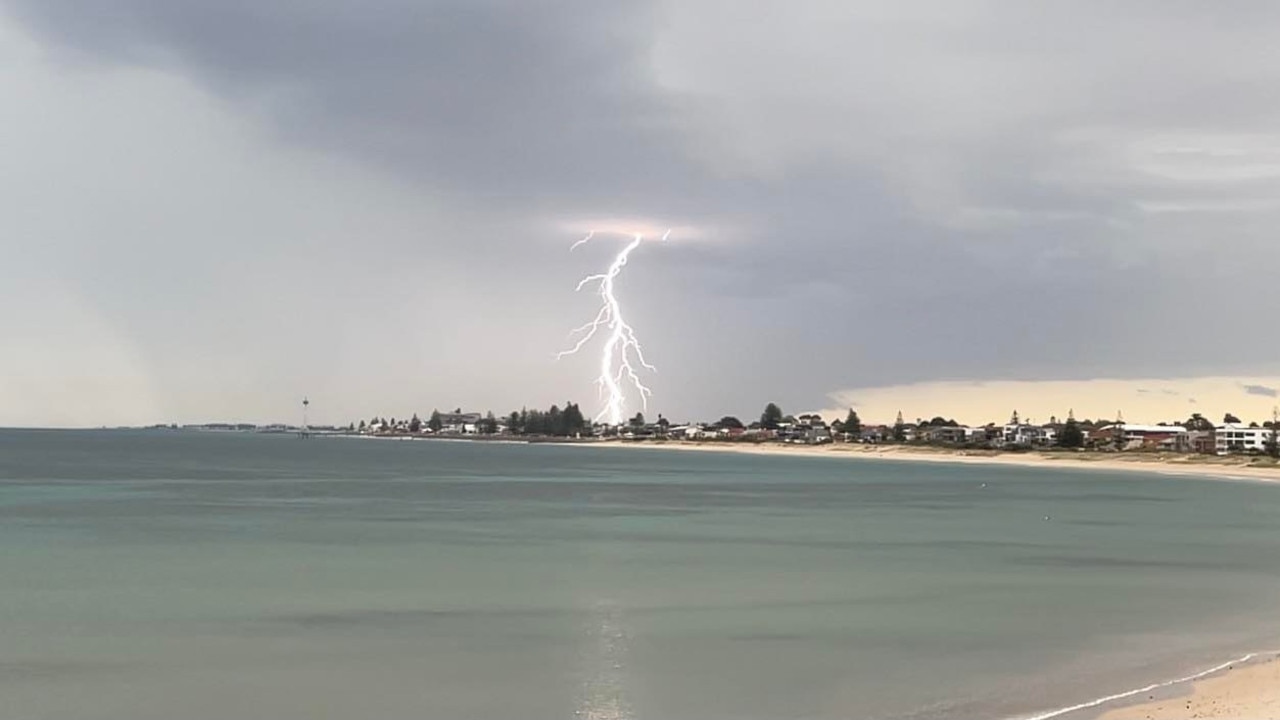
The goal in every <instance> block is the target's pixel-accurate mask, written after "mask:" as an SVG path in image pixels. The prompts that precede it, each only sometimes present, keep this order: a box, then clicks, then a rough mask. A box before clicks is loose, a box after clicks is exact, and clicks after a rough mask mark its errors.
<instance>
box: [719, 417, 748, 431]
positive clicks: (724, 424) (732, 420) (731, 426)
mask: <svg viewBox="0 0 1280 720" xmlns="http://www.w3.org/2000/svg"><path fill="white" fill-rule="evenodd" d="M716 427H720V428H724V429H725V430H741V429H742V428H743V427H745V426H744V425H743V424H742V421H741V420H739V419H738V418H736V417H734V416H732V415H725V416H724V417H722V418H720V420H719V421H717V422H716Z"/></svg>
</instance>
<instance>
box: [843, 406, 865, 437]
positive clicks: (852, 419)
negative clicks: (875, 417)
mask: <svg viewBox="0 0 1280 720" xmlns="http://www.w3.org/2000/svg"><path fill="white" fill-rule="evenodd" d="M841 430H843V431H844V434H845V435H850V436H858V435H861V434H862V418H860V417H858V413H857V412H856V411H855V410H854V409H853V408H849V414H848V415H846V416H845V417H844V425H843V427H842V428H841Z"/></svg>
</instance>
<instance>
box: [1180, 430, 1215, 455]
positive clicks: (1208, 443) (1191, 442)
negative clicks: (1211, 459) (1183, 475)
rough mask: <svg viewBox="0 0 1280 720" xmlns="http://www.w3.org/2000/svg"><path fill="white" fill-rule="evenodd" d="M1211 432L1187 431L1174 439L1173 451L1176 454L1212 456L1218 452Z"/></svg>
mask: <svg viewBox="0 0 1280 720" xmlns="http://www.w3.org/2000/svg"><path fill="white" fill-rule="evenodd" d="M1215 435H1217V433H1216V432H1215V431H1213V430H1188V431H1186V432H1185V433H1183V434H1182V435H1179V436H1178V437H1177V438H1175V439H1174V447H1173V449H1174V450H1175V451H1177V452H1185V453H1198V454H1201V455H1212V454H1214V453H1215V452H1217V450H1218V442H1217V438H1216V437H1215Z"/></svg>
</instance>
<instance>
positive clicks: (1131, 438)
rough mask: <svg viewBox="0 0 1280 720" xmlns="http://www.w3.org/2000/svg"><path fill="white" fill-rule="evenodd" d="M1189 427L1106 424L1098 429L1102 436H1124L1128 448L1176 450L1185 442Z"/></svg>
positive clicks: (1124, 446)
mask: <svg viewBox="0 0 1280 720" xmlns="http://www.w3.org/2000/svg"><path fill="white" fill-rule="evenodd" d="M1186 434H1187V429H1186V428H1184V427H1182V426H1181V425H1137V424H1131V423H1125V424H1123V425H1120V424H1116V425H1106V426H1103V427H1101V428H1099V429H1098V436H1099V437H1101V438H1116V437H1117V436H1119V437H1123V439H1124V444H1123V445H1122V447H1123V448H1124V449H1126V450H1137V449H1147V450H1176V449H1177V448H1178V446H1179V445H1181V444H1185V442H1186V441H1185V440H1184V439H1181V438H1184V437H1185V436H1186Z"/></svg>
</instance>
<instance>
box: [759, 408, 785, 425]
mask: <svg viewBox="0 0 1280 720" xmlns="http://www.w3.org/2000/svg"><path fill="white" fill-rule="evenodd" d="M781 423H782V408H780V407H778V406H777V405H775V404H774V403H769V404H768V405H765V406H764V412H763V413H761V414H760V426H761V427H763V428H764V429H766V430H777V429H778V425H779V424H781Z"/></svg>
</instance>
